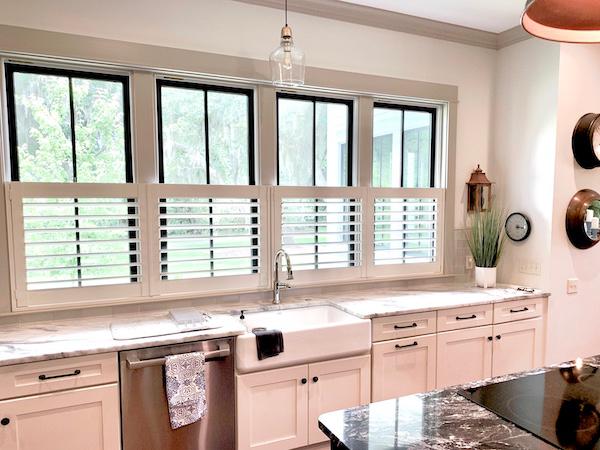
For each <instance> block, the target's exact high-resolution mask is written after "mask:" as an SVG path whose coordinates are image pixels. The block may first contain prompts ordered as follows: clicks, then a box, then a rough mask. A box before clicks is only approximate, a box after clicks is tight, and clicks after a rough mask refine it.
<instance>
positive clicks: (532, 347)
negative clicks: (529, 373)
mask: <svg viewBox="0 0 600 450" xmlns="http://www.w3.org/2000/svg"><path fill="white" fill-rule="evenodd" d="M543 332H544V327H543V319H542V318H541V317H538V318H537V319H529V320H519V321H516V322H506V323H502V324H498V325H494V346H493V358H492V376H495V377H497V376H500V375H507V374H509V373H515V372H522V371H524V370H530V369H533V368H535V367H540V366H542V365H543V362H544V361H543V354H544V349H543V345H544V336H543Z"/></svg>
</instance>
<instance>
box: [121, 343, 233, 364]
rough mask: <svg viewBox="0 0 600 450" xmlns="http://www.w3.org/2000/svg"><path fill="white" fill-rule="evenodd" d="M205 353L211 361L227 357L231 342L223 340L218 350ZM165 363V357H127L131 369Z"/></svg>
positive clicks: (206, 358) (205, 358)
mask: <svg viewBox="0 0 600 450" xmlns="http://www.w3.org/2000/svg"><path fill="white" fill-rule="evenodd" d="M202 353H204V360H205V361H210V360H213V359H219V358H225V357H227V356H229V355H231V348H230V347H229V343H227V342H222V343H219V344H218V349H217V350H212V351H208V352H202ZM164 364H165V358H154V359H138V358H127V368H128V369H131V370H135V369H143V368H145V367H153V366H163V365H164Z"/></svg>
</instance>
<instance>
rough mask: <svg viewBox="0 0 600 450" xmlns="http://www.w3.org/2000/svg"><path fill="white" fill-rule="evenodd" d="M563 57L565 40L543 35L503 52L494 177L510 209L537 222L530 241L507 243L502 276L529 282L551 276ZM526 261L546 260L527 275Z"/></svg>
mask: <svg viewBox="0 0 600 450" xmlns="http://www.w3.org/2000/svg"><path fill="white" fill-rule="evenodd" d="M559 56H560V46H559V44H555V43H550V42H547V41H542V40H539V39H529V40H527V41H524V42H521V43H518V44H516V45H512V46H510V47H507V48H504V49H502V50H500V51H499V52H498V63H497V64H498V65H497V71H496V92H495V101H494V117H495V120H494V127H493V130H492V132H493V136H494V149H493V152H492V157H491V163H490V172H489V175H490V177H491V178H493V179H494V180H495V181H496V182H497V184H496V186H495V187H496V193H497V195H498V200H499V203H500V204H501V205H502V206H503V207H504V208H505V209H506V211H507V213H511V212H515V211H520V212H523V213H525V214H527V215H528V216H529V218H530V219H531V222H532V232H531V235H530V236H529V238H528V239H527V240H526V241H524V242H519V243H516V242H512V241H510V240H508V241H507V242H506V246H505V252H504V256H503V257H502V260H501V263H500V267H499V279H500V280H501V281H504V282H509V283H515V284H520V285H524V286H536V287H543V286H548V282H549V279H550V264H549V259H550V243H551V239H552V211H553V206H552V202H553V189H554V160H555V153H556V115H557V108H558V67H559V59H560V58H559ZM522 264H529V265H531V264H540V267H541V273H540V274H539V275H536V274H532V273H523V272H522V271H521V270H520V266H521V265H522Z"/></svg>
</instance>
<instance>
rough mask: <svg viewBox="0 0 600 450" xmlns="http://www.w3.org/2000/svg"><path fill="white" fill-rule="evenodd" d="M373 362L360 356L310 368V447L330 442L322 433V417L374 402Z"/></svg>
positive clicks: (317, 364) (318, 364)
mask: <svg viewBox="0 0 600 450" xmlns="http://www.w3.org/2000/svg"><path fill="white" fill-rule="evenodd" d="M370 365H371V358H369V356H368V355H367V356H357V357H354V358H345V359H339V360H335V361H325V362H320V363H314V364H309V366H308V382H309V389H308V443H309V444H316V443H318V442H323V441H326V440H327V437H326V436H325V435H324V434H323V432H322V431H321V430H320V429H319V416H320V415H321V414H324V413H326V412H330V411H336V410H338V409H346V408H351V407H353V406H358V405H366V404H368V403H369V401H370V398H371V396H370V391H371V377H370V372H371V370H370Z"/></svg>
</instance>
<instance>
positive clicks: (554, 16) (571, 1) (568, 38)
mask: <svg viewBox="0 0 600 450" xmlns="http://www.w3.org/2000/svg"><path fill="white" fill-rule="evenodd" d="M521 25H523V28H524V29H525V31H527V32H528V33H529V34H532V35H533V36H536V37H539V38H542V39H548V40H550V41H558V42H573V43H594V42H600V8H599V7H598V0H527V2H526V3H525V11H523V16H522V17H521Z"/></svg>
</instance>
